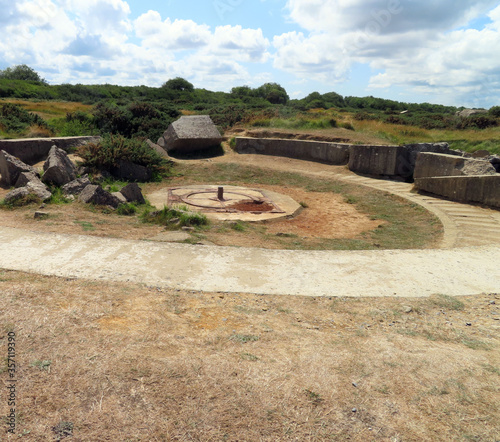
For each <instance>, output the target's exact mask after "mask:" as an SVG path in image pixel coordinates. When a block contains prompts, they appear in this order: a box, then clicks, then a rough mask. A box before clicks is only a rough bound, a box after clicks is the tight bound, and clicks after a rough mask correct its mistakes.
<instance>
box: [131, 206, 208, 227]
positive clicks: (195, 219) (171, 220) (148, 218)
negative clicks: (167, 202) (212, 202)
mask: <svg viewBox="0 0 500 442" xmlns="http://www.w3.org/2000/svg"><path fill="white" fill-rule="evenodd" d="M141 219H142V221H143V222H149V223H153V224H160V225H163V226H167V227H172V228H179V227H182V226H195V227H200V226H206V225H208V224H209V221H208V218H207V217H206V215H204V214H202V213H199V212H192V211H190V210H189V209H188V208H187V207H186V206H178V207H166V206H165V207H164V208H163V209H162V210H157V211H154V212H151V210H150V209H149V208H146V209H145V210H144V212H143V213H142V214H141Z"/></svg>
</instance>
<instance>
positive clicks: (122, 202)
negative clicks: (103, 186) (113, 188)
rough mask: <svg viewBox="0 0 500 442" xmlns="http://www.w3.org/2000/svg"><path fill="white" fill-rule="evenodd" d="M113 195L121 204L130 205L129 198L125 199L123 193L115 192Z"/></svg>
mask: <svg viewBox="0 0 500 442" xmlns="http://www.w3.org/2000/svg"><path fill="white" fill-rule="evenodd" d="M111 195H112V196H114V197H115V198H116V199H118V201H120V204H127V203H128V201H127V198H125V197H124V196H123V194H122V193H121V192H113V193H111Z"/></svg>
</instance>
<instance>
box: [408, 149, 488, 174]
mask: <svg viewBox="0 0 500 442" xmlns="http://www.w3.org/2000/svg"><path fill="white" fill-rule="evenodd" d="M496 174H497V172H496V170H495V168H494V167H493V165H492V164H491V163H490V162H489V161H486V160H478V159H473V158H466V157H458V156H455V155H443V154H437V153H429V152H421V153H419V154H418V156H417V162H416V164H415V173H414V177H415V179H417V178H425V177H444V176H464V175H496Z"/></svg>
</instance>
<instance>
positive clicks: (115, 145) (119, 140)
mask: <svg viewBox="0 0 500 442" xmlns="http://www.w3.org/2000/svg"><path fill="white" fill-rule="evenodd" d="M77 153H78V155H79V156H80V157H81V158H83V160H84V164H83V165H84V166H86V167H89V168H91V169H92V170H93V171H99V170H107V171H110V170H111V169H112V168H114V167H117V166H118V164H119V163H120V161H129V162H132V163H135V164H139V165H141V166H145V167H147V168H149V169H150V170H151V171H152V172H153V174H154V175H156V176H167V175H168V174H169V172H170V169H171V166H172V163H170V162H169V161H167V160H165V158H163V157H162V156H161V155H160V154H159V153H158V152H156V151H155V150H153V149H152V148H151V147H150V146H149V145H148V144H147V143H146V142H145V141H143V140H141V139H138V138H131V139H128V138H125V137H123V136H121V135H116V136H115V135H105V136H103V138H102V140H101V142H100V143H88V144H85V145H83V146H80V147H79V148H78V150H77Z"/></svg>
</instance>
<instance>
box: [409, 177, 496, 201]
mask: <svg viewBox="0 0 500 442" xmlns="http://www.w3.org/2000/svg"><path fill="white" fill-rule="evenodd" d="M415 188H416V189H418V190H423V191H425V192H429V193H433V194H434V195H439V196H444V197H446V198H449V199H451V200H453V201H459V202H466V203H467V202H474V203H480V204H486V205H488V206H492V207H498V208H500V174H497V175H490V176H487V175H486V176H485V175H481V176H449V177H426V178H417V179H415Z"/></svg>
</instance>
